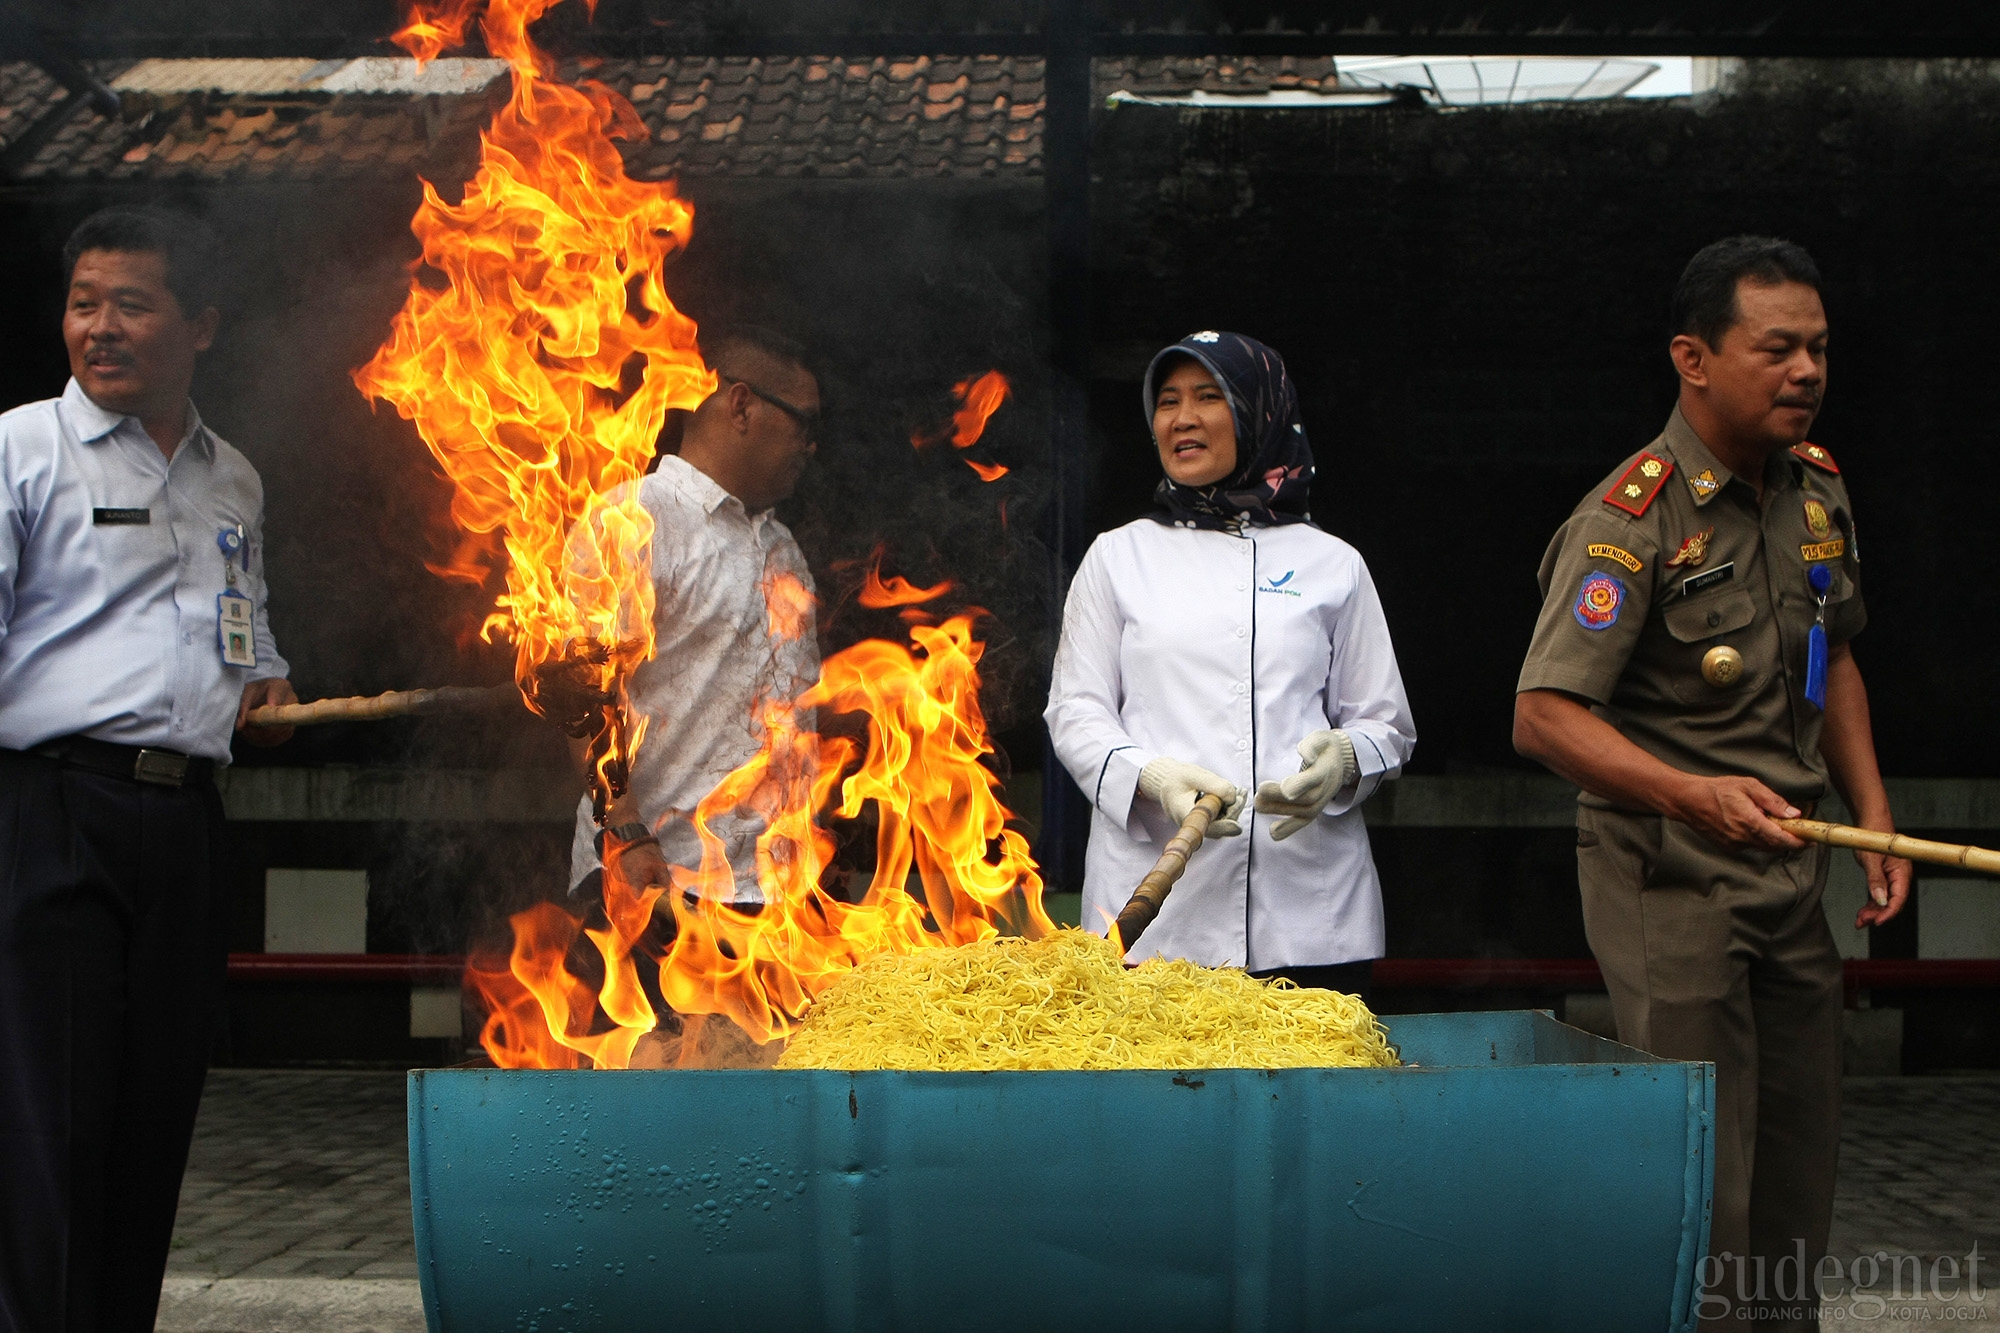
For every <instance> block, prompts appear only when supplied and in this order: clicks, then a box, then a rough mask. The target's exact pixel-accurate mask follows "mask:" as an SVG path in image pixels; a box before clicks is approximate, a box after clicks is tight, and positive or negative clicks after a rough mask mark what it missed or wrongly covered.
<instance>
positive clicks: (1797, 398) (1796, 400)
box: [1778, 393, 1819, 412]
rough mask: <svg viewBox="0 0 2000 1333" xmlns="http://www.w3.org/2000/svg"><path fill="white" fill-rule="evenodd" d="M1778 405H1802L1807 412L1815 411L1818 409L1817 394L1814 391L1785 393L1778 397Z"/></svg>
mask: <svg viewBox="0 0 2000 1333" xmlns="http://www.w3.org/2000/svg"><path fill="white" fill-rule="evenodd" d="M1778 406H1779V407H1803V408H1804V409H1806V410H1807V411H1808V412H1817V411H1819V395H1818V394H1816V393H1808V394H1786V395H1785V396H1784V397H1782V398H1780V399H1778Z"/></svg>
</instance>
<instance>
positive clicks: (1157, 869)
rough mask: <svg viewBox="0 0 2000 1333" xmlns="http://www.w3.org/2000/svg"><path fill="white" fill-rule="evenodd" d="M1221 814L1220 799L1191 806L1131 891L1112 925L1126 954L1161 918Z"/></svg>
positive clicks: (1211, 798) (1205, 800) (1212, 798)
mask: <svg viewBox="0 0 2000 1333" xmlns="http://www.w3.org/2000/svg"><path fill="white" fill-rule="evenodd" d="M1221 813H1222V798H1221V797H1220V796H1204V797H1202V798H1201V799H1200V800H1198V801H1196V802H1195V803H1194V809H1192V810H1190V811H1188V816H1187V818H1186V819H1183V820H1182V821H1181V826H1180V828H1179V829H1178V830H1177V831H1176V832H1175V833H1174V836H1173V838H1172V840H1171V841H1169V842H1168V843H1167V849H1166V850H1165V851H1163V852H1161V853H1160V859H1159V860H1157V861H1155V862H1154V863H1153V868H1152V869H1151V870H1148V871H1147V872H1146V877H1145V878H1144V879H1142V880H1140V881H1139V887H1138V888H1136V889H1134V890H1132V897H1131V899H1130V900H1129V901H1127V902H1126V904H1125V909H1124V910H1123V911H1121V912H1120V913H1119V914H1118V920H1117V922H1116V923H1115V924H1116V925H1117V928H1118V942H1119V943H1120V944H1122V945H1124V946H1125V948H1126V950H1127V951H1128V952H1129V951H1130V950H1131V948H1132V946H1133V945H1135V944H1137V943H1138V942H1139V937H1140V936H1141V935H1143V934H1145V933H1146V927H1148V926H1150V925H1152V924H1153V918H1154V917H1156V916H1158V915H1159V914H1160V908H1161V907H1162V906H1163V905H1165V903H1166V901H1167V895H1168V894H1169V893H1171V892H1173V888H1174V882H1175V881H1176V880H1178V879H1179V878H1180V877H1181V873H1182V872H1183V871H1185V870H1186V869H1187V859H1188V858H1189V857H1190V856H1193V855H1194V852H1195V848H1197V847H1199V846H1201V840H1202V839H1203V838H1204V837H1205V836H1207V834H1208V825H1209V821H1210V820H1213V819H1214V818H1215V817H1216V816H1217V815H1220V814H1221Z"/></svg>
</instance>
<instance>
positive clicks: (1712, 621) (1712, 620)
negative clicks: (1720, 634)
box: [1708, 611, 1722, 629]
mask: <svg viewBox="0 0 2000 1333" xmlns="http://www.w3.org/2000/svg"><path fill="white" fill-rule="evenodd" d="M1721 623H1722V612H1720V611H1710V612H1709V613H1708V627H1709V628H1710V629H1714V628H1715V627H1716V626H1717V625H1720V624H1721Z"/></svg>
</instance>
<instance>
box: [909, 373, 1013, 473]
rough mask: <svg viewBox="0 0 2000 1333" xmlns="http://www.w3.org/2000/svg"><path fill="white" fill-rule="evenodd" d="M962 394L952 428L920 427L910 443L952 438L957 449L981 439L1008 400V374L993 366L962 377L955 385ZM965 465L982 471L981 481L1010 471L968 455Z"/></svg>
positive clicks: (953, 390)
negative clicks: (930, 430) (975, 375)
mask: <svg viewBox="0 0 2000 1333" xmlns="http://www.w3.org/2000/svg"><path fill="white" fill-rule="evenodd" d="M951 391H952V393H953V394H954V395H955V396H956V397H957V398H958V402H959V407H958V410H957V411H956V412H953V413H952V414H951V430H950V431H949V432H948V433H947V432H945V431H943V430H939V431H937V432H934V433H927V432H924V431H918V432H916V433H915V434H914V435H912V436H910V443H911V444H913V445H915V446H916V447H917V448H919V449H921V448H923V447H924V446H925V445H930V444H936V443H937V442H938V441H939V440H945V439H948V440H950V441H951V443H952V447H953V448H954V449H968V448H970V447H972V446H973V445H974V444H976V443H978V441H979V437H980V436H981V435H984V434H985V433H986V423H987V422H988V421H989V420H991V419H992V417H993V414H994V413H995V412H998V411H999V410H1000V404H1002V403H1004V402H1006V401H1007V395H1008V394H1009V393H1010V392H1011V389H1010V388H1009V386H1008V384H1007V377H1006V376H1005V375H1002V374H1001V373H1000V372H999V371H997V370H989V371H987V372H986V373H985V374H984V375H981V376H979V377H978V378H976V379H969V380H961V381H959V382H958V383H957V384H954V385H952V386H951ZM964 462H965V465H966V466H967V467H969V468H971V469H972V470H973V471H974V472H977V473H978V474H979V479H980V480H981V481H998V480H1000V478H1002V477H1004V476H1006V475H1007V469H1006V468H1005V467H1003V466H1002V465H1000V464H999V463H979V462H975V461H974V460H972V459H970V458H968V459H965V460H964Z"/></svg>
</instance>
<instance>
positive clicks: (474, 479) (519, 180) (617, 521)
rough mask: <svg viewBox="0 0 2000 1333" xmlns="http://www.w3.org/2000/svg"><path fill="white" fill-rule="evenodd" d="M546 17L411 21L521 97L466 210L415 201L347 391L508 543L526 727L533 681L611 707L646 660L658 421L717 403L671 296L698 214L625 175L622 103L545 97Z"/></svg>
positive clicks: (422, 55) (670, 194) (479, 530)
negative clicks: (384, 313) (669, 285)
mask: <svg viewBox="0 0 2000 1333" xmlns="http://www.w3.org/2000/svg"><path fill="white" fill-rule="evenodd" d="M557 3H560V0H491V3H490V4H485V3H483V0H443V2H442V3H436V4H419V6H418V7H417V9H416V10H415V12H414V13H413V16H412V18H411V21H410V23H409V25H408V26H407V27H405V28H404V30H403V31H402V32H400V33H398V34H397V36H396V40H397V41H398V42H400V43H401V44H402V45H403V46H404V47H405V49H407V50H409V51H410V52H411V53H412V54H413V55H415V56H417V58H418V59H419V60H427V59H431V58H433V57H435V56H436V55H437V54H438V53H439V52H440V51H442V50H444V49H446V48H447V47H449V46H453V45H456V44H458V43H459V42H460V41H462V40H463V39H464V36H465V33H466V30H467V28H468V27H469V26H470V24H471V23H472V21H473V19H474V16H475V15H476V14H477V15H479V16H480V24H481V27H482V29H483V30H484V32H485V35H486V44H487V46H488V48H489V49H490V50H491V51H492V53H493V54H494V55H495V56H497V57H500V58H502V59H504V60H506V61H507V62H508V64H509V65H510V67H511V68H512V71H513V80H514V86H513V95H512V97H511V98H510V100H509V101H508V102H507V104H506V105H505V106H504V107H502V108H501V109H500V110H499V112H498V113H497V114H496V115H495V116H494V118H493V122H492V124H491V125H490V126H488V128H487V129H486V131H485V132H484V133H483V134H482V135H481V136H480V165H479V170H478V172H477V174H476V175H475V176H474V177H473V179H472V180H471V182H470V183H469V184H468V185H467V186H466V187H465V193H464V197H463V198H462V199H461V200H460V202H458V203H456V204H451V203H447V202H445V200H444V198H443V197H442V196H441V195H440V194H439V193H438V191H437V189H436V187H435V186H433V185H431V184H430V183H429V182H425V184H424V196H423V202H422V204H421V205H420V206H419V207H418V209H417V213H416V216H415V217H414V218H413V219H412V220H411V223H410V228H411V230H412V231H413V232H414V233H415V234H416V236H417V238H418V239H419V240H420V241H421V242H422V243H423V259H422V261H421V262H420V263H419V265H418V266H417V268H416V271H415V272H414V273H413V274H412V278H411V283H410V290H409V295H408V298H407V299H406V301H405V303H404V305H403V309H402V311H401V312H400V313H399V314H398V315H397V316H396V319H395V323H394V325H393V327H392V329H391V331H390V335H389V338H388V341H386V342H385V343H384V344H383V345H382V347H381V348H380V349H379V350H378V351H377V352H376V354H375V356H374V358H373V359H372V360H370V361H369V362H368V364H367V365H365V366H362V367H361V368H359V369H358V370H356V371H355V372H354V382H355V384H356V385H357V386H359V388H360V389H361V391H362V392H363V393H364V394H366V395H367V396H368V397H370V398H375V399H380V400H382V401H385V402H387V403H389V404H391V405H392V406H394V407H395V409H396V411H397V412H398V413H400V414H401V415H402V416H404V417H405V418H408V419H409V420H412V421H414V422H415V423H416V425H417V431H418V433H419V434H420V435H421V436H422V437H423V440H424V443H425V444H426V445H428V446H429V447H430V450H431V453H432V454H433V455H434V456H435V457H436V459H437V461H438V463H439V464H440V465H441V466H442V468H443V469H444V472H445V475H446V476H447V477H448V478H449V479H450V481H451V483H452V485H453V487H454V494H453V498H452V505H451V513H452V518H453V519H454V520H455V521H456V523H457V524H458V526H459V527H460V528H462V529H464V530H465V531H466V532H468V533H471V534H474V535H475V536H478V535H485V534H496V533H497V534H499V537H500V539H501V541H502V543H503V544H504V546H505V550H506V556H507V587H506V590H505V592H503V593H502V594H501V595H500V597H499V598H498V600H497V602H496V605H495V609H494V611H493V612H492V614H491V615H489V616H488V617H487V620H486V623H485V626H484V627H483V629H482V634H483V635H484V636H485V637H486V638H487V639H488V640H489V641H491V640H492V639H494V638H495V637H501V638H505V639H508V640H510V641H512V642H513V643H514V645H515V649H516V655H515V678H516V680H518V681H519V682H520V683H521V684H522V688H523V692H524V694H526V695H527V696H528V699H529V703H530V705H531V706H532V707H535V708H536V709H537V711H548V708H547V706H546V701H545V700H543V699H542V698H541V695H540V691H539V689H538V688H537V687H536V682H537V680H538V679H539V677H538V676H537V671H538V669H539V668H543V667H546V666H549V665H551V664H556V665H561V666H563V667H564V668H565V673H566V674H565V677H564V679H565V683H566V685H567V687H568V688H569V689H570V690H571V692H572V694H573V695H575V694H577V693H579V692H580V694H581V696H582V697H585V698H589V699H615V698H616V697H617V696H618V695H619V692H620V691H621V689H622V683H623V681H624V679H625V677H626V676H627V675H629V674H630V671H631V669H632V668H633V667H634V666H636V665H637V664H638V663H639V662H641V661H643V660H645V659H646V658H647V657H649V656H651V654H652V650H653V624H652V622H653V589H652V580H651V579H650V577H648V573H649V568H650V557H649V552H650V549H651V539H652V526H653V525H652V519H651V517H650V516H649V515H648V514H647V513H646V511H645V509H644V508H643V507H641V505H640V504H639V502H638V499H637V482H638V480H639V478H640V477H641V476H642V475H643V474H644V472H645V470H646V466H647V464H648V462H649V461H650V460H651V458H652V454H653V446H654V441H655V439H656V438H657V437H658V435H659V433H660V427H661V424H662V422H663V421H664V420H665V418H666V414H667V411H668V409H670V408H690V407H694V406H696V405H698V404H699V403H700V402H701V401H702V399H703V398H705V397H707V396H708V394H710V393H711V392H713V391H714V388H715V382H716V381H715V376H714V374H713V373H712V372H710V371H709V370H708V369H707V367H706V366H705V365H704V364H703V362H702V358H701V354H700V352H699V351H698V350H697V349H696V346H695V325H694V322H693V321H692V320H690V319H688V318H687V317H686V316H684V315H682V314H680V313H679V312H678V311H677V310H675V309H674V306H673V303H672V302H671V301H670V300H668V298H667V292H666V286H665V283H664V280H663V277H662V272H663V269H664V267H665V265H666V263H667V261H668V260H669V259H670V258H671V257H672V256H673V255H674V254H675V253H676V252H677V251H679V250H680V249H681V248H682V247H683V246H685V245H686V243H687V240H688V236H689V234H690V232H691V230H692V227H693V223H694V212H693V209H692V208H691V207H690V206H689V205H688V204H687V202H686V201H684V200H682V199H679V198H677V197H676V196H675V194H674V190H673V187H672V186H671V184H649V183H644V182H639V181H634V180H631V179H629V178H627V176H626V175H625V168H624V162H623V159H621V158H620V157H619V155H618V149H617V146H616V144H615V142H614V141H615V140H618V139H641V138H644V137H645V135H646V130H645V127H644V125H643V124H642V122H641V121H640V119H639V116H638V113H637V112H636V111H634V110H633V108H632V105H631V103H629V102H627V101H626V100H625V99H624V98H622V97H620V96H619V95H618V94H617V93H615V92H613V91H612V90H611V89H609V88H606V87H603V86H602V85H599V84H585V85H583V86H581V87H569V86H566V85H563V84H559V83H554V82H551V81H550V80H549V79H548V78H547V77H546V76H547V61H546V59H545V58H544V57H543V55H542V53H541V52H540V51H538V50H537V49H536V48H535V46H534V44H533V43H532V42H531V41H530V40H529V39H528V35H527V29H528V25H529V24H530V23H532V22H534V21H535V20H536V19H538V18H540V17H541V16H542V14H543V13H544V12H545V11H547V10H548V9H549V8H551V7H552V6H553V5H554V4H557ZM482 9H483V11H484V12H483V14H482V13H481V10H482ZM572 534H574V536H572ZM456 563H457V562H454V564H456ZM569 712H570V714H571V715H570V717H569V718H568V724H569V725H572V727H573V728H574V727H576V726H582V725H585V724H584V723H583V722H581V721H580V720H579V717H578V715H577V714H576V712H575V710H574V709H571V710H569ZM599 742H600V747H601V749H600V753H599V755H598V760H599V765H600V769H601V770H604V769H605V768H606V767H607V766H608V765H612V764H619V765H622V763H623V762H624V760H625V759H626V758H628V757H629V751H630V750H631V749H632V748H633V747H635V746H636V744H637V738H636V737H630V736H626V737H622V738H621V737H620V736H619V735H618V733H617V732H616V731H614V730H609V729H606V727H605V726H602V725H601V726H600V728H599ZM621 749H622V751H624V753H621V752H620V751H621Z"/></svg>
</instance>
